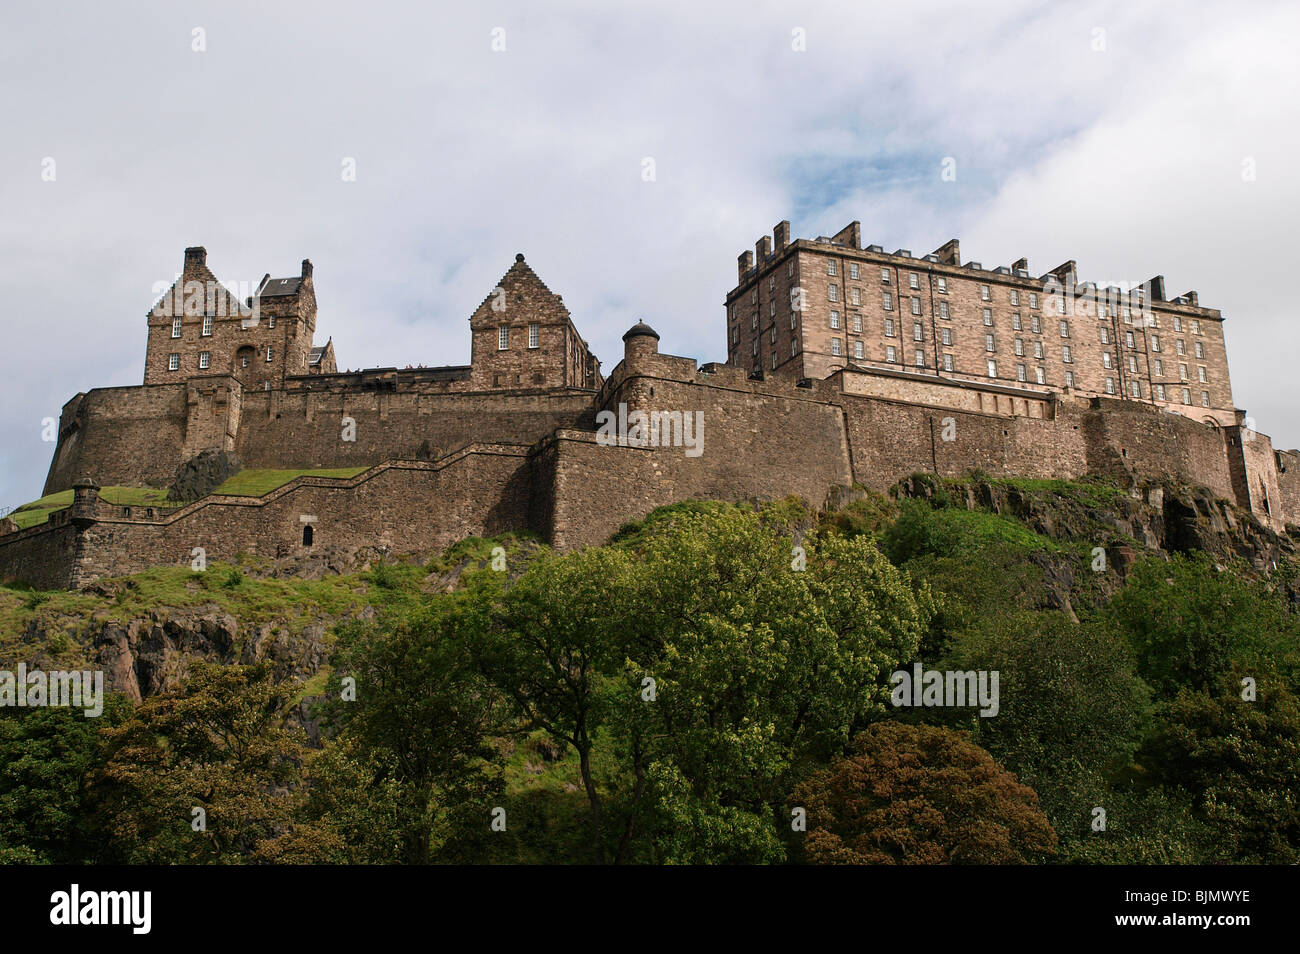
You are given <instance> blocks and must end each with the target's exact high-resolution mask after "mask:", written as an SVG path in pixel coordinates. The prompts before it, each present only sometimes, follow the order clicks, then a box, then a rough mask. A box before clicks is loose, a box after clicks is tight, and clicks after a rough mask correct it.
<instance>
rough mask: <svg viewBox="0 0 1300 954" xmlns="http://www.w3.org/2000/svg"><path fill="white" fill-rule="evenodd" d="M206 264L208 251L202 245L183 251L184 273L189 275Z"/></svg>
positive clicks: (192, 246)
mask: <svg viewBox="0 0 1300 954" xmlns="http://www.w3.org/2000/svg"><path fill="white" fill-rule="evenodd" d="M207 263H208V250H207V249H206V248H204V247H203V246H202V245H191V246H190V247H189V248H187V249H186V250H185V273H186V274H189V273H192V272H194V271H195V270H197V269H199V268H202V267H203V266H204V265H206V264H207Z"/></svg>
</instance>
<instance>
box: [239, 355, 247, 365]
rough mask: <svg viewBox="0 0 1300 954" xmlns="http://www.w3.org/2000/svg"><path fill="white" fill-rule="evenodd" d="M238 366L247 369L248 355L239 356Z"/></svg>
mask: <svg viewBox="0 0 1300 954" xmlns="http://www.w3.org/2000/svg"><path fill="white" fill-rule="evenodd" d="M239 366H240V367H241V368H246V367H248V355H246V354H245V355H241V356H240V358H239Z"/></svg>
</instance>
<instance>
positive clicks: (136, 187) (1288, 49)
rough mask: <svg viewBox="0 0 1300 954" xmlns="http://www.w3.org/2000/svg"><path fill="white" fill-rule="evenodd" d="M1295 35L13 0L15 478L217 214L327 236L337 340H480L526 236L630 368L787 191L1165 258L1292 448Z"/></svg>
mask: <svg viewBox="0 0 1300 954" xmlns="http://www.w3.org/2000/svg"><path fill="white" fill-rule="evenodd" d="M1298 35H1300V5H1297V4H1294V3H1290V4H1288V3H1266V2H1261V3H1242V2H1240V0H1238V2H1234V3H1212V2H1204V3H1201V2H1190V0H1189V2H1182V3H1177V4H1173V3H1144V2H1133V0H1129V2H1113V3H1111V2H1079V3H1071V4H1069V5H1065V4H1061V3H1059V2H1030V0H1004V2H988V3H979V4H971V3H965V2H963V3H939V2H933V3H930V2H919V3H911V2H909V3H907V4H879V3H860V2H847V0H840V2H837V3H825V2H815V0H811V2H810V0H805V2H800V3H764V2H757V0H747V2H744V3H728V2H710V3H700V2H676V0H656V2H655V3H653V4H651V3H642V2H620V3H611V2H608V0H606V2H595V0H590V2H581V0H575V2H559V0H555V2H547V3H545V4H540V3H503V2H492V0H485V2H476V3H473V4H464V3H457V4H452V3H428V2H424V3H416V2H409V3H395V2H393V3H390V2H384V0H372V2H369V3H364V4H358V3H355V2H334V0H318V2H314V3H310V4H307V3H303V4H297V3H266V2H262V3H245V2H237V0H223V2H221V3H176V2H172V3H161V2H160V3H148V2H138V3H132V4H128V5H117V4H111V5H110V4H103V3H99V2H89V3H61V4H57V5H56V4H50V3H48V2H32V3H29V2H25V0H5V3H4V5H3V8H2V9H0V143H2V147H0V399H2V401H3V404H2V411H0V508H4V507H5V506H16V505H19V504H22V503H25V502H27V501H29V500H32V499H34V498H36V497H38V496H39V495H40V492H41V489H42V485H43V483H44V479H45V474H46V472H47V470H48V467H49V463H50V458H51V456H52V454H53V450H54V444H53V443H50V442H47V441H45V440H43V437H44V436H46V435H45V434H44V433H43V432H45V431H48V428H45V427H43V422H44V421H45V420H46V419H47V418H55V419H57V418H58V416H59V412H60V409H61V407H62V405H63V404H64V403H65V402H66V401H68V400H69V399H70V398H72V397H73V396H74V395H75V394H77V393H78V392H82V391H88V390H90V389H92V388H96V387H110V386H120V385H132V384H139V383H140V382H141V380H142V378H143V373H144V350H145V329H146V325H145V315H146V312H147V311H148V309H149V308H150V306H151V305H152V303H153V300H154V297H155V286H156V285H157V284H158V283H160V282H167V283H169V282H170V281H171V279H172V278H174V277H175V275H176V274H177V273H178V272H179V271H180V268H181V265H182V261H183V251H184V249H185V247H186V246H190V245H203V246H205V247H206V248H207V251H208V265H209V266H210V267H211V268H212V270H213V271H214V272H215V273H216V274H217V275H218V277H220V278H222V279H223V280H225V281H227V282H228V283H229V284H231V285H235V286H238V285H240V283H245V284H251V285H254V286H255V285H256V283H257V282H258V281H259V280H260V279H261V277H262V276H263V275H264V274H266V273H267V272H270V273H271V274H272V275H273V276H276V277H280V276H291V275H297V274H298V273H299V269H300V262H301V261H302V259H304V258H310V259H311V260H312V263H313V265H314V280H315V286H316V296H317V302H318V317H317V338H318V341H319V342H320V343H323V342H324V340H325V339H326V338H328V337H333V339H334V345H335V349H336V352H337V355H338V362H339V366H340V368H358V367H374V366H393V365H399V366H405V365H407V364H425V365H443V364H465V363H468V360H469V329H468V323H467V319H468V317H469V315H470V313H471V312H472V311H473V310H474V308H475V307H476V306H477V305H478V303H479V302H480V301H482V300H483V298H484V297H485V296H486V295H487V294H488V293H489V292H490V291H491V290H492V288H493V287H494V286H495V285H496V283H497V281H498V279H499V278H500V277H501V276H502V275H503V274H504V273H505V271H506V270H507V268H508V267H509V266H510V265H511V264H512V263H513V261H514V255H515V253H516V252H522V253H524V255H525V256H526V258H527V260H528V262H529V264H530V265H531V266H532V267H533V268H534V269H535V270H536V271H537V273H538V274H539V275H540V276H541V277H542V279H543V280H544V281H545V282H546V283H547V284H548V286H549V287H550V288H551V290H552V291H554V292H556V293H557V294H560V295H562V296H563V297H564V301H565V304H566V305H567V306H568V307H569V309H570V311H571V312H572V313H573V316H574V320H575V322H576V323H577V326H578V329H579V331H580V332H581V333H582V334H583V336H584V337H585V338H586V339H587V341H588V342H589V343H590V345H591V346H592V348H593V350H594V351H595V353H596V355H597V356H598V357H600V358H601V359H602V362H603V369H604V370H605V371H606V372H608V371H609V370H610V369H612V368H613V366H614V365H615V364H616V363H617V362H618V360H619V358H620V356H621V354H622V342H621V336H622V334H623V332H624V331H625V330H627V328H628V327H629V326H631V325H632V324H634V323H635V322H636V321H637V320H638V319H644V320H645V321H647V322H648V323H650V324H651V325H653V326H654V327H655V329H656V330H657V331H658V332H659V333H660V335H661V341H660V347H661V350H663V351H665V352H668V353H672V354H679V355H686V356H689V357H694V358H698V359H699V360H700V361H701V362H704V361H714V360H717V361H721V360H725V358H726V344H725V318H724V309H723V300H724V296H725V295H726V292H727V291H728V290H729V289H730V288H731V287H732V286H733V285H734V284H735V279H736V271H735V262H736V256H737V255H738V254H740V253H741V252H742V251H744V250H745V249H747V248H748V249H752V248H753V247H754V243H755V241H756V240H757V239H758V238H759V237H760V236H762V235H770V234H771V230H772V226H773V225H774V224H775V223H777V222H779V221H781V220H782V219H789V220H790V222H791V226H792V229H791V231H792V235H793V236H794V237H796V238H813V237H816V236H818V235H829V234H833V233H834V232H836V231H838V230H839V229H840V228H841V227H843V226H844V225H845V224H847V223H848V222H850V221H853V220H855V219H856V220H860V221H861V223H862V237H863V243H864V244H872V243H875V244H880V245H883V246H884V247H885V248H886V249H888V250H892V249H894V248H899V247H902V248H909V249H911V250H913V252H914V253H916V254H918V255H919V254H924V253H926V252H929V251H930V250H932V249H934V248H937V247H938V246H939V245H941V244H942V243H943V242H945V241H947V240H948V239H949V238H953V237H956V238H959V239H960V240H961V247H962V256H963V259H965V260H967V261H970V260H974V261H979V262H981V263H983V264H984V266H985V267H986V268H991V267H994V266H996V265H1010V264H1011V262H1013V261H1015V260H1016V259H1018V258H1020V257H1022V256H1025V257H1028V259H1029V262H1030V268H1031V271H1032V272H1033V273H1034V274H1042V273H1044V272H1046V271H1047V270H1048V269H1050V268H1052V267H1054V266H1056V265H1057V264H1059V263H1061V262H1064V261H1066V260H1067V259H1075V260H1076V261H1077V262H1078V267H1079V275H1080V280H1081V281H1096V282H1099V283H1101V284H1118V285H1121V286H1122V287H1123V286H1127V285H1130V284H1136V283H1140V282H1142V281H1144V280H1146V279H1148V278H1150V277H1151V276H1153V275H1156V274H1162V275H1164V276H1165V278H1166V289H1167V291H1168V293H1169V294H1170V295H1171V296H1173V295H1178V294H1181V293H1183V292H1184V291H1187V290H1191V289H1195V290H1197V291H1198V292H1199V294H1200V301H1201V303H1202V305H1205V306H1207V307H1212V308H1218V309H1220V310H1221V311H1222V312H1223V314H1224V316H1225V318H1226V319H1227V322H1226V325H1225V331H1226V336H1227V341H1228V356H1229V362H1230V366H1231V371H1232V379H1233V395H1234V398H1235V402H1236V405H1237V406H1238V407H1240V408H1244V409H1246V410H1247V412H1248V413H1249V414H1250V415H1251V417H1252V418H1254V420H1255V423H1256V426H1257V428H1258V429H1259V430H1261V431H1263V432H1264V433H1267V434H1269V435H1271V436H1272V437H1273V440H1274V445H1275V446H1276V447H1279V448H1290V447H1296V446H1297V445H1300V419H1298V418H1297V415H1296V413H1295V410H1296V398H1297V396H1298V395H1300V387H1298V385H1297V375H1296V370H1295V364H1296V360H1297V357H1298V356H1300V329H1298V328H1297V324H1296V322H1295V320H1294V319H1293V307H1292V304H1291V302H1290V298H1289V295H1288V294H1286V292H1285V288H1286V285H1285V284H1284V283H1287V282H1289V278H1290V276H1291V274H1292V273H1293V271H1294V264H1293V263H1291V262H1290V260H1289V258H1288V256H1289V254H1290V252H1291V251H1293V250H1294V249H1295V243H1294V241H1293V239H1292V234H1291V232H1290V231H1289V230H1290V229H1291V228H1292V227H1293V223H1294V219H1295V216H1296V212H1297V211H1300V180H1298V179H1297V176H1296V174H1295V172H1294V171H1288V170H1289V168H1290V167H1289V166H1288V163H1289V162H1293V161H1294V157H1295V156H1296V155H1298V154H1300V132H1298V131H1297V125H1296V123H1295V122H1294V119H1295V113H1296V104H1297V103H1300V88H1298V87H1300V82H1298V81H1297V71H1298V67H1297V65H1296V62H1297V59H1296V57H1295V55H1294V48H1295V44H1296V39H1297V36H1298ZM945 168H947V169H948V170H950V171H951V172H953V173H955V174H952V175H948V176H945V175H943V172H944V170H945ZM350 169H355V176H349V175H347V174H346V173H347V172H348V171H349V170H350Z"/></svg>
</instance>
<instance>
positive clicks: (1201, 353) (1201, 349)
mask: <svg viewBox="0 0 1300 954" xmlns="http://www.w3.org/2000/svg"><path fill="white" fill-rule="evenodd" d="M1196 357H1198V358H1204V357H1205V344H1204V343H1203V342H1200V341H1198V342H1196Z"/></svg>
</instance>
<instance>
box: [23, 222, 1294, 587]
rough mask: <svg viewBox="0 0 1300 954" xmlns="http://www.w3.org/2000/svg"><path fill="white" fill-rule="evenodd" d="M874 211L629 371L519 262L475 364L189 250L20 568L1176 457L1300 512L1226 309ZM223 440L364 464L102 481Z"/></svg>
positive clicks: (123, 567)
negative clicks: (1091, 276) (936, 244)
mask: <svg viewBox="0 0 1300 954" xmlns="http://www.w3.org/2000/svg"><path fill="white" fill-rule="evenodd" d="M860 232H861V230H860V226H859V224H858V223H857V222H854V223H851V224H850V225H849V226H847V227H846V228H845V229H843V230H842V231H840V232H839V233H837V234H835V235H834V236H829V237H825V236H824V237H820V238H817V239H815V240H805V239H800V240H794V241H791V240H790V225H789V223H788V222H781V223H779V224H778V225H777V226H776V227H775V229H774V231H773V235H772V236H764V237H762V238H761V239H760V240H759V241H758V243H757V244H756V246H755V248H754V250H753V251H752V252H750V251H745V252H744V253H743V254H742V255H741V256H740V257H739V262H738V276H737V278H738V281H737V285H736V287H735V288H734V289H733V290H732V291H731V292H730V293H728V295H727V297H726V322H725V328H726V335H727V338H726V345H727V361H726V362H725V363H708V364H704V365H697V363H696V361H695V360H693V359H690V358H684V357H676V356H672V355H668V354H662V353H661V352H660V350H659V336H658V334H656V333H655V331H654V330H653V329H652V328H650V327H649V326H648V325H646V324H644V323H640V322H638V323H637V324H636V325H635V326H634V327H632V328H631V329H630V330H629V331H628V332H627V333H626V334H625V335H624V336H623V341H624V353H623V357H622V360H621V361H620V362H619V363H618V364H617V365H616V366H615V367H614V368H613V369H612V370H611V371H610V372H609V374H608V376H604V375H602V373H601V370H600V363H599V362H598V361H597V360H596V358H595V356H594V355H593V354H592V353H591V351H590V349H589V348H588V346H587V343H586V342H585V341H584V340H583V338H582V336H581V335H580V334H579V333H578V331H577V328H576V326H575V325H574V322H573V319H572V316H571V315H570V313H569V311H568V309H567V308H566V307H565V305H564V303H563V301H562V300H561V298H560V297H559V296H558V295H556V294H554V293H553V292H551V291H550V289H548V288H547V287H546V285H545V284H544V283H543V282H542V281H541V279H540V278H539V277H538V276H537V275H536V274H535V273H534V272H533V270H532V269H531V268H530V267H529V266H528V264H527V263H526V262H525V261H524V257H523V255H517V256H516V257H515V262H514V264H513V265H512V266H511V267H510V268H509V270H508V271H507V272H506V273H505V275H504V276H503V277H502V279H501V281H500V282H499V284H498V285H497V287H496V288H494V289H493V290H492V291H491V292H490V293H489V294H488V296H487V297H486V298H484V300H483V301H482V302H481V303H480V304H479V306H478V307H477V308H476V309H475V310H474V312H473V314H472V315H470V318H469V324H470V341H471V357H470V363H469V364H468V365H465V366H454V367H438V368H423V367H420V368H411V367H407V368H405V369H402V368H396V367H393V368H370V369H366V370H362V371H354V372H353V371H350V372H339V371H338V369H337V360H336V357H335V354H334V348H333V343H332V340H327V341H326V343H325V344H324V345H316V344H315V331H316V298H315V291H314V288H313V280H312V267H311V263H310V262H308V261H304V262H303V263H302V270H301V273H300V274H299V275H297V276H295V277H292V278H271V277H270V275H267V276H266V277H265V278H263V280H262V282H261V283H260V284H259V286H258V288H257V290H256V292H255V293H254V294H252V295H250V296H247V297H245V298H244V299H242V300H241V299H238V298H237V297H236V296H235V295H234V294H232V293H231V292H230V291H229V290H228V289H226V288H225V287H224V286H222V285H221V283H220V282H218V281H217V279H216V278H215V276H214V275H213V273H212V272H211V271H210V270H209V269H208V266H207V261H206V252H205V250H204V249H202V248H189V249H186V251H185V261H184V268H183V271H182V273H181V276H180V277H179V278H178V279H177V280H176V283H175V284H174V285H173V286H172V288H171V289H170V290H169V291H167V292H166V293H165V294H164V295H163V296H162V297H161V298H160V299H159V301H158V302H157V303H156V304H155V306H154V307H153V308H152V309H151V310H150V311H149V313H148V342H147V347H146V354H145V371H144V382H143V384H142V385H139V386H134V387H118V388H99V389H95V390H92V391H90V392H88V393H85V394H78V395H76V396H75V397H73V398H72V399H71V400H70V401H68V403H67V404H66V405H65V406H64V408H63V411H62V414H61V417H60V421H59V434H58V443H57V446H56V448H55V452H54V459H53V461H52V462H51V464H50V470H49V476H48V478H47V480H46V485H45V492H46V493H47V494H49V493H53V492H56V491H61V490H66V489H68V488H72V489H73V491H74V495H73V502H72V505H71V506H70V507H68V508H66V509H64V510H61V511H57V512H55V513H53V514H52V515H51V516H50V518H49V520H48V522H46V523H43V524H40V525H38V526H34V527H29V528H27V529H22V530H19V529H17V527H16V525H15V524H13V523H12V522H8V521H0V579H3V578H16V579H21V580H26V581H28V582H31V583H32V584H34V585H38V586H42V587H47V588H54V587H79V586H81V585H84V584H85V583H87V582H89V581H91V580H93V579H95V578H97V577H100V576H104V575H112V574H124V573H130V572H135V571H138V570H141V569H144V568H146V567H149V566H156V565H165V564H176V565H182V564H185V565H188V564H189V563H190V562H191V557H192V554H193V553H194V552H195V551H196V548H198V549H201V550H202V551H203V552H204V553H205V554H206V558H207V559H208V560H228V561H229V560H234V559H236V558H237V557H239V556H240V555H243V554H248V555H257V556H268V557H283V556H288V555H293V554H296V553H302V552H304V551H306V550H309V549H310V548H312V547H320V546H326V545H344V546H348V545H353V546H355V545H370V546H380V547H388V548H391V549H392V550H393V551H395V552H398V553H427V552H429V551H432V550H436V549H439V548H442V547H445V546H448V545H450V544H451V543H453V542H455V541H456V540H458V539H461V538H463V537H465V536H468V535H485V536H486V535H493V534H497V533H502V532H506V531H510V530H525V529H528V530H533V531H536V532H538V533H540V534H541V535H542V536H543V537H545V538H546V539H547V540H548V541H549V542H550V543H551V544H552V545H554V546H555V547H557V548H560V549H569V548H573V547H579V546H584V545H591V544H598V543H601V542H603V541H604V540H606V539H607V538H608V537H609V535H610V534H611V533H613V532H614V531H615V530H617V529H618V528H619V527H620V526H621V525H622V524H623V523H625V522H627V521H630V520H634V519H638V518H641V517H643V516H645V515H646V514H647V513H649V512H650V511H651V510H652V509H654V508H655V507H657V506H660V505H663V504H668V503H672V502H675V501H677V500H681V499H687V498H708V499H726V500H734V499H750V498H757V499H770V498H775V497H782V496H785V495H787V494H797V495H799V496H802V497H803V498H805V499H807V500H809V501H810V502H813V503H815V504H819V505H820V504H822V503H824V502H825V501H826V500H827V499H828V498H830V497H832V496H833V495H835V494H836V493H837V492H838V489H840V488H845V487H849V486H852V485H854V484H858V485H862V486H866V487H869V488H872V489H875V490H885V489H888V488H889V487H890V486H891V485H892V484H893V483H895V482H896V481H897V480H899V479H900V478H902V477H904V476H906V475H908V474H911V473H914V472H918V471H919V472H930V473H936V474H940V475H951V476H960V475H963V474H966V473H968V472H969V471H971V470H973V469H979V470H982V471H984V472H986V473H988V474H990V475H995V476H997V475H1006V476H1019V477H1040V478H1048V477H1061V478H1077V477H1082V476H1085V475H1102V476H1110V477H1114V478H1118V479H1121V480H1124V481H1128V482H1137V481H1142V480H1148V479H1163V478H1173V479H1178V480H1181V481H1184V482H1187V483H1190V484H1194V485H1197V486H1201V487H1204V488H1207V489H1209V490H1210V491H1212V492H1213V493H1215V494H1216V495H1218V496H1220V497H1223V498H1226V499H1228V500H1231V501H1233V502H1235V503H1236V504H1237V505H1239V506H1240V507H1242V508H1245V509H1248V510H1250V511H1251V512H1253V513H1254V514H1255V515H1256V516H1257V517H1258V519H1259V520H1260V521H1261V522H1262V523H1264V524H1266V525H1269V526H1271V527H1273V528H1275V529H1283V528H1285V527H1286V526H1287V525H1293V524H1300V453H1297V452H1296V451H1274V449H1273V447H1272V443H1271V441H1270V439H1269V438H1268V437H1267V436H1266V435H1264V434H1262V433H1258V432H1256V431H1254V430H1252V429H1251V428H1250V427H1248V426H1247V421H1246V417H1245V414H1244V412H1243V411H1241V410H1239V409H1237V408H1235V407H1234V406H1233V399H1232V388H1231V382H1230V379H1229V372H1228V360H1227V353H1226V350H1225V346H1224V338H1223V317H1222V315H1221V314H1220V313H1219V312H1218V311H1216V310H1213V309H1208V308H1203V307H1201V305H1200V304H1199V301H1198V299H1197V295H1196V293H1195V292H1186V293H1185V294H1183V295H1180V296H1178V297H1176V298H1172V299H1170V298H1168V297H1167V296H1166V294H1165V289H1164V281H1163V279H1162V278H1160V277H1158V276H1157V277H1156V278H1154V279H1151V280H1149V281H1147V282H1143V283H1141V284H1140V285H1136V286H1128V287H1125V286H1124V285H1122V284H1121V285H1115V284H1106V285H1104V286H1100V287H1099V286H1098V285H1096V284H1092V283H1083V284H1080V283H1079V282H1078V280H1077V275H1076V269H1075V263H1074V262H1072V261H1071V262H1066V263H1065V264H1063V265H1061V266H1059V267H1057V268H1056V269H1053V270H1052V271H1050V272H1048V273H1046V274H1044V275H1041V276H1039V277H1037V278H1035V277H1032V276H1031V274H1030V271H1029V266H1028V262H1027V261H1026V260H1025V259H1021V260H1020V261H1018V262H1016V263H1014V264H1013V265H1011V266H1009V267H1006V266H1001V267H995V268H992V269H985V268H983V267H981V266H980V265H979V264H978V263H973V262H968V263H965V264H962V263H961V261H960V252H959V246H958V243H957V241H956V240H952V241H950V242H948V243H946V244H945V245H943V246H942V247H940V248H939V249H937V250H936V251H935V252H933V253H931V254H929V255H924V256H919V257H917V256H913V255H912V254H911V253H910V252H909V251H907V250H904V249H899V250H897V251H895V252H893V253H886V252H885V251H884V250H883V249H882V248H881V247H880V246H876V245H868V246H866V247H863V246H862V244H861V234H860ZM614 419H617V420H618V422H619V427H618V433H617V436H615V437H614V438H613V439H611V436H610V433H609V431H611V430H612V428H606V427H604V426H603V425H602V424H601V423H600V422H608V421H611V420H614ZM684 419H685V421H686V422H687V423H690V422H693V423H694V427H695V429H696V431H695V435H694V437H695V439H696V440H697V441H698V444H699V446H698V447H696V448H695V449H694V450H693V451H692V450H690V449H687V450H685V451H684V449H683V447H682V446H681V442H680V440H679V438H680V437H681V436H682V424H683V420H684ZM629 424H630V427H629V426H628V425H629ZM688 436H689V435H688ZM210 449H216V450H218V451H225V452H227V453H230V454H235V455H237V456H238V457H239V459H240V460H241V461H242V463H243V466H244V467H246V468H273V469H285V470H297V471H302V470H310V469H323V468H357V469H359V470H360V472H359V473H357V474H356V475H355V476H351V477H325V476H318V475H311V474H304V475H301V476H297V477H295V478H294V479H292V480H290V481H289V482H288V483H286V484H284V485H282V486H280V487H278V488H276V489H275V490H272V491H270V492H269V493H266V494H264V495H262V496H260V497H248V496H233V495H223V494H217V493H212V494H208V495H206V496H203V497H202V498H200V499H199V500H197V501H195V502H192V503H188V504H186V505H184V506H178V507H173V508H163V507H148V506H143V507H142V506H135V507H132V506H120V505H115V504H111V503H109V502H107V501H106V500H104V499H102V498H101V497H100V496H99V493H98V491H99V489H100V488H101V487H102V486H109V485H127V486H152V487H165V486H167V485H168V484H169V483H170V482H171V481H172V479H173V477H174V476H175V474H176V472H177V470H178V468H179V467H180V466H181V465H183V464H184V463H185V462H186V461H189V460H191V459H192V458H194V457H195V456H196V455H198V454H200V453H201V452H204V451H209V450H210Z"/></svg>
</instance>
